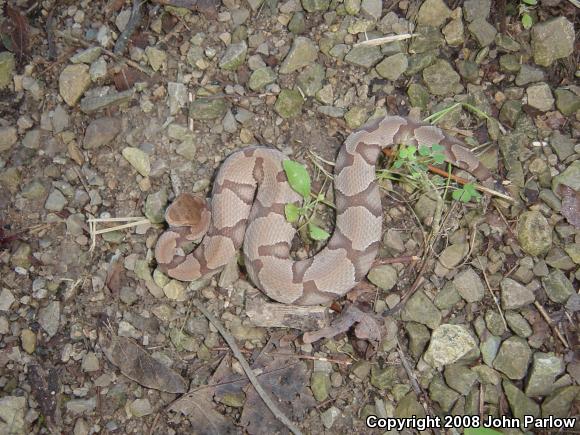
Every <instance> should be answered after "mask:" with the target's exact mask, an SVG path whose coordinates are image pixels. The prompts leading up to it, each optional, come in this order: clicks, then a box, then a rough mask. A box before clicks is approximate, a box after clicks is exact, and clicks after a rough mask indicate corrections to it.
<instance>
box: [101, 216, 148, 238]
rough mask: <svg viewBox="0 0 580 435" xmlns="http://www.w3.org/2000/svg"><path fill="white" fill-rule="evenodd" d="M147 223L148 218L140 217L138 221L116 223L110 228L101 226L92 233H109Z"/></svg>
mask: <svg viewBox="0 0 580 435" xmlns="http://www.w3.org/2000/svg"><path fill="white" fill-rule="evenodd" d="M148 223H149V219H142V220H140V221H137V222H130V223H128V224H123V225H117V226H114V227H111V228H103V229H102V230H98V231H95V232H94V234H95V235H97V234H104V233H111V232H113V231H117V230H124V229H125V228H131V227H138V226H139V225H143V224H148Z"/></svg>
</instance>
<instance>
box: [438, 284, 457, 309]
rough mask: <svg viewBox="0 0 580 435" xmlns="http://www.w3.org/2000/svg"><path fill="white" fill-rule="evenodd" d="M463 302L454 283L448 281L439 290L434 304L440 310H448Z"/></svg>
mask: <svg viewBox="0 0 580 435" xmlns="http://www.w3.org/2000/svg"><path fill="white" fill-rule="evenodd" d="M460 300H461V295H460V294H459V292H458V291H457V288H455V284H454V283H453V282H452V281H447V282H446V283H445V285H444V286H443V288H442V289H441V290H439V292H438V293H437V295H436V296H435V299H434V300H433V303H434V304H435V306H436V307H437V308H439V309H440V310H448V309H450V308H451V307H453V306H454V305H455V304H456V303H458V302H459V301H460Z"/></svg>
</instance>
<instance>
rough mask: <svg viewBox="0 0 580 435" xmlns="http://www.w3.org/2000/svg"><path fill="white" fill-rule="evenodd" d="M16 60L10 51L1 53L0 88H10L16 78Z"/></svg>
mask: <svg viewBox="0 0 580 435" xmlns="http://www.w3.org/2000/svg"><path fill="white" fill-rule="evenodd" d="M15 67H16V61H15V59H14V54H12V53H10V52H9V51H3V52H2V53H0V89H6V88H9V87H10V86H11V84H12V82H13V80H14V69H15Z"/></svg>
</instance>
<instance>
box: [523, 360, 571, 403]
mask: <svg viewBox="0 0 580 435" xmlns="http://www.w3.org/2000/svg"><path fill="white" fill-rule="evenodd" d="M563 371H564V362H563V360H562V358H561V357H558V356H556V355H554V354H553V353H543V352H536V353H535V354H534V360H533V362H532V368H531V370H530V376H529V377H528V382H527V384H526V390H525V392H526V395H527V396H530V397H534V396H547V395H548V394H550V393H552V391H553V390H554V382H555V381H556V378H557V377H558V376H559V375H561V374H562V372H563Z"/></svg>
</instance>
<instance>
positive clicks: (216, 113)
mask: <svg viewBox="0 0 580 435" xmlns="http://www.w3.org/2000/svg"><path fill="white" fill-rule="evenodd" d="M227 110H228V107H227V105H226V102H225V101H224V99H223V98H217V99H208V98H203V97H202V98H197V99H195V100H193V101H192V102H191V103H190V105H189V116H190V117H191V118H192V119H197V120H211V119H217V118H222V117H223V116H224V115H225V114H226V111H227Z"/></svg>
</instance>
